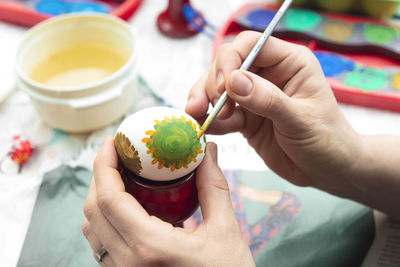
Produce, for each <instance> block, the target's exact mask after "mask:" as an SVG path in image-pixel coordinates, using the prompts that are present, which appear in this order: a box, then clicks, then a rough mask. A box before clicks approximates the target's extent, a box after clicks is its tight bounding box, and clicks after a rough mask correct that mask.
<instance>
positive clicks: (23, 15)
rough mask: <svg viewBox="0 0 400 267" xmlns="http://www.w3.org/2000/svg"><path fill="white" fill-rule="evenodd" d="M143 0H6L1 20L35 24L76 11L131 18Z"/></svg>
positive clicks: (28, 24) (1, 5) (26, 24)
mask: <svg viewBox="0 0 400 267" xmlns="http://www.w3.org/2000/svg"><path fill="white" fill-rule="evenodd" d="M141 2H142V0H5V1H0V20H2V21H6V22H10V23H14V24H18V25H22V26H29V27H30V26H33V25H35V24H37V23H39V22H41V21H43V20H45V19H48V18H50V17H52V16H56V15H61V14H66V13H74V12H97V13H110V14H113V15H115V16H117V17H120V18H122V19H125V20H127V19H129V18H130V17H131V16H132V15H133V13H134V12H135V11H136V9H137V8H138V7H139V5H140V4H141Z"/></svg>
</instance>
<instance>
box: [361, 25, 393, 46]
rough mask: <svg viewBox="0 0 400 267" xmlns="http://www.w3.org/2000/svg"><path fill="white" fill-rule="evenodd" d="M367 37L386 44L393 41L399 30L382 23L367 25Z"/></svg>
mask: <svg viewBox="0 0 400 267" xmlns="http://www.w3.org/2000/svg"><path fill="white" fill-rule="evenodd" d="M364 35H365V38H367V39H368V40H369V41H370V42H372V43H375V44H385V43H389V42H391V41H393V39H394V38H395V37H396V35H397V32H396V30H395V29H393V28H390V27H385V26H380V25H371V24H367V25H365V30H364Z"/></svg>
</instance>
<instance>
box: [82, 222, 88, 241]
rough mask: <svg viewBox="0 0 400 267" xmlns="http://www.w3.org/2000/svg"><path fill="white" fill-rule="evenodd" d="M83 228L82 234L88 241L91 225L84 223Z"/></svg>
mask: <svg viewBox="0 0 400 267" xmlns="http://www.w3.org/2000/svg"><path fill="white" fill-rule="evenodd" d="M81 228H82V234H83V235H84V236H85V237H86V239H88V237H89V233H90V224H89V223H86V222H83V223H82V227H81Z"/></svg>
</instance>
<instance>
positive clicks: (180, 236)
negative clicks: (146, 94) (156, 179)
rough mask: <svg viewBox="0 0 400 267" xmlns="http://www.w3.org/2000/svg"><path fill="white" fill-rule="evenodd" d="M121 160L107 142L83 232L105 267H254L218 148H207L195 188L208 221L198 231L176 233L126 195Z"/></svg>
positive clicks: (99, 160)
mask: <svg viewBox="0 0 400 267" xmlns="http://www.w3.org/2000/svg"><path fill="white" fill-rule="evenodd" d="M117 165H118V157H117V154H116V151H115V148H114V142H113V138H112V137H107V138H106V139H105V141H104V143H103V146H102V148H101V150H100V152H99V154H98V155H97V157H96V160H95V163H94V175H93V179H92V182H91V185H90V189H89V194H88V196H87V199H86V201H85V205H84V214H85V219H84V221H83V224H82V232H83V233H84V235H85V237H86V238H87V239H88V241H89V243H90V245H91V247H92V249H93V251H94V252H96V251H98V250H99V249H100V247H101V245H103V246H104V247H105V248H106V250H107V254H106V255H105V256H104V258H103V261H102V262H101V265H102V266H255V264H254V261H253V258H252V255H251V252H250V249H249V248H248V246H247V244H246V243H245V241H244V239H243V237H242V233H241V232H240V228H239V224H238V222H237V220H236V217H235V213H234V211H233V208H232V203H231V199H230V195H229V188H228V184H227V181H226V179H225V177H224V175H223V174H222V172H221V170H220V169H219V167H218V165H217V147H216V145H215V144H208V145H207V150H206V155H205V157H204V160H203V161H202V163H201V164H200V165H199V167H198V168H197V170H196V171H197V174H196V186H197V189H198V198H199V204H200V207H201V210H202V214H203V218H204V220H203V221H202V223H201V224H200V225H199V226H198V227H196V228H188V229H184V228H180V227H173V226H172V225H171V224H169V223H166V222H164V221H162V220H160V219H158V218H157V217H154V216H150V215H149V214H148V213H147V212H146V211H145V210H144V209H143V207H142V206H141V205H140V204H139V203H138V202H137V201H136V199H135V198H134V197H133V196H132V195H130V194H129V193H126V192H125V188H124V183H123V181H122V179H121V176H120V175H119V173H118V171H117Z"/></svg>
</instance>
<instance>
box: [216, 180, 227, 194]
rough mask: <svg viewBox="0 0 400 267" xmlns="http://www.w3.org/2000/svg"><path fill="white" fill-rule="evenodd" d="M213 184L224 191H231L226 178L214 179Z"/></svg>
mask: <svg viewBox="0 0 400 267" xmlns="http://www.w3.org/2000/svg"><path fill="white" fill-rule="evenodd" d="M213 186H214V187H216V188H218V189H220V190H222V191H226V192H229V185H228V182H227V181H226V179H222V178H221V179H214V180H213Z"/></svg>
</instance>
